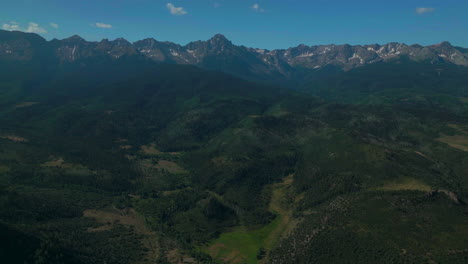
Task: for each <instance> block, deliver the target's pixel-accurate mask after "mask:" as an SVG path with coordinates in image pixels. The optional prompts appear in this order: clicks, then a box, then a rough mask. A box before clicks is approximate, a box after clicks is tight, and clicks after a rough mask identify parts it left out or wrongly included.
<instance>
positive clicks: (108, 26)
mask: <svg viewBox="0 0 468 264" xmlns="http://www.w3.org/2000/svg"><path fill="white" fill-rule="evenodd" d="M94 25H95V26H96V27H98V28H112V25H111V24H105V23H100V22H97V23H96V24H94Z"/></svg>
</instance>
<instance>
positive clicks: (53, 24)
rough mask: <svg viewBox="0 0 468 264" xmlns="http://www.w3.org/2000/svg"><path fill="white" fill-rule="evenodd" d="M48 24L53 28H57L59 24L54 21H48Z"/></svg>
mask: <svg viewBox="0 0 468 264" xmlns="http://www.w3.org/2000/svg"><path fill="white" fill-rule="evenodd" d="M49 25H50V26H51V27H53V28H55V29H57V28H59V25H58V24H55V23H49Z"/></svg>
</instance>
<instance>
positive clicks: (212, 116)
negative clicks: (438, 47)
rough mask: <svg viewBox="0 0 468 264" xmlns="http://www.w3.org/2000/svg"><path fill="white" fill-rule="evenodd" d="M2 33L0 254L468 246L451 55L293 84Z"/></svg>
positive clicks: (457, 78)
mask: <svg viewBox="0 0 468 264" xmlns="http://www.w3.org/2000/svg"><path fill="white" fill-rule="evenodd" d="M0 33H2V34H0V42H1V41H4V42H6V41H8V43H17V44H18V43H20V44H21V43H22V44H25V43H26V44H25V45H27V49H26V50H28V51H30V52H29V53H28V52H24V53H21V54H22V55H21V56H19V55H18V57H14V58H12V57H8V58H7V57H1V56H0V124H1V125H0V209H1V210H0V236H1V237H4V238H6V239H3V241H2V242H0V258H1V259H4V260H7V262H8V263H31V264H32V263H77V264H78V263H80V264H81V263H121V264H130V263H466V262H467V261H468V246H467V245H468V218H467V217H468V208H467V206H466V201H467V200H468V154H467V151H468V119H467V117H468V115H467V107H468V99H467V98H468V94H467V90H466V88H467V85H468V79H467V76H468V75H467V73H468V70H467V68H465V67H463V66H459V65H454V64H451V63H442V64H434V63H431V62H430V61H418V62H415V61H410V60H408V59H406V58H404V57H401V58H398V59H395V60H392V61H386V62H381V63H377V64H373V65H368V66H363V67H359V68H356V69H353V70H349V71H343V70H342V69H337V68H336V67H333V66H330V67H325V68H323V69H319V70H314V71H307V72H306V73H304V74H303V73H301V74H300V76H301V79H299V78H298V79H295V81H294V82H291V83H290V84H289V85H294V87H295V89H290V88H283V87H281V86H279V85H278V86H275V85H271V84H264V83H263V84H262V83H257V82H254V81H247V80H242V79H239V78H238V77H234V76H232V75H229V74H226V73H220V72H215V71H207V70H204V69H200V68H197V67H195V66H189V65H174V64H161V63H155V62H153V61H151V60H148V59H145V58H143V57H141V56H139V55H138V54H136V53H135V54H127V55H125V56H121V57H119V58H114V59H111V58H108V57H106V56H100V55H99V53H97V54H94V53H93V54H91V55H90V54H87V55H89V56H85V57H84V58H80V59H77V60H73V61H65V62H64V61H61V60H59V59H57V58H54V57H53V56H50V54H51V53H50V50H48V47H49V46H47V45H45V44H44V41H43V40H41V39H38V38H36V37H35V35H31V34H23V33H19V32H14V33H10V32H8V33H6V32H0ZM18 45H19V44H18ZM44 45H45V46H44ZM23 48H24V47H22V48H21V49H22V50H25V49H23ZM115 52H117V51H115ZM298 76H299V75H298Z"/></svg>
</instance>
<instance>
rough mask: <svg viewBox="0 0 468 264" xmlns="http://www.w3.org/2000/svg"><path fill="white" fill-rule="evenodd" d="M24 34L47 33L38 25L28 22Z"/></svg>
mask: <svg viewBox="0 0 468 264" xmlns="http://www.w3.org/2000/svg"><path fill="white" fill-rule="evenodd" d="M26 32H29V33H47V31H46V30H45V29H43V28H41V27H40V26H39V24H37V23H34V22H29V25H28V28H27V29H26Z"/></svg>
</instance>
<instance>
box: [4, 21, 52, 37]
mask: <svg viewBox="0 0 468 264" xmlns="http://www.w3.org/2000/svg"><path fill="white" fill-rule="evenodd" d="M2 28H3V29H4V30H9V31H13V30H16V31H24V32H28V33H38V34H40V33H43V34H45V33H47V30H45V29H44V28H42V27H40V26H39V24H37V23H34V22H29V24H28V27H27V28H21V26H20V25H19V24H18V23H16V22H14V21H11V22H10V23H4V24H3V25H2Z"/></svg>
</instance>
